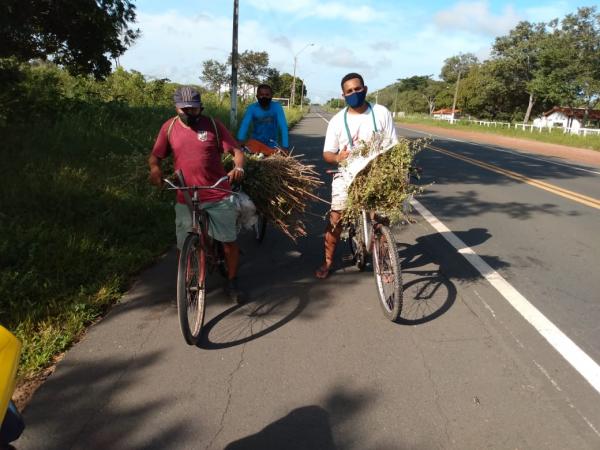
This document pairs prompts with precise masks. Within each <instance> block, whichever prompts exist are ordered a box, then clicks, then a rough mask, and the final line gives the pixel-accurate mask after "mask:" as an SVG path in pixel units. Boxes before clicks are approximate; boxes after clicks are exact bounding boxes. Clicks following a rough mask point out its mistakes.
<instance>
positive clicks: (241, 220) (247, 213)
mask: <svg viewBox="0 0 600 450" xmlns="http://www.w3.org/2000/svg"><path fill="white" fill-rule="evenodd" d="M235 199H236V208H237V210H238V226H239V227H240V228H241V227H244V228H246V229H247V230H250V229H251V228H252V227H253V226H254V225H256V222H257V220H258V215H257V214H256V206H254V202H253V201H252V199H251V198H250V197H248V194H246V193H245V192H242V191H240V192H238V193H237V195H236V196H235Z"/></svg>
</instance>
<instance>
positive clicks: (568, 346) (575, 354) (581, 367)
mask: <svg viewBox="0 0 600 450" xmlns="http://www.w3.org/2000/svg"><path fill="white" fill-rule="evenodd" d="M411 204H412V205H413V206H414V208H415V209H416V210H417V211H418V212H419V214H421V215H422V216H423V217H424V218H425V220H427V222H429V224H430V225H431V226H432V227H433V228H434V229H435V230H436V231H437V232H438V233H440V234H441V235H442V236H443V237H444V238H445V239H446V240H447V241H448V242H449V243H450V244H451V245H452V246H453V247H454V248H455V249H456V250H457V251H458V253H460V254H461V255H462V256H464V258H465V259H466V260H467V261H468V262H469V263H470V264H471V265H472V266H473V267H474V268H475V269H477V271H478V272H479V273H480V274H481V276H483V277H484V278H485V279H486V280H487V281H488V282H489V283H490V284H491V285H492V286H493V287H494V288H495V289H496V290H497V291H498V292H499V293H500V295H502V296H503V297H504V298H505V299H506V300H507V301H508V303H510V305H511V306H512V307H513V308H514V309H516V310H517V311H518V312H519V314H521V315H522V316H523V317H524V318H525V320H527V321H528V322H529V323H530V324H531V325H532V326H533V327H534V328H535V329H536V330H537V332H538V333H540V334H541V335H542V336H543V337H544V339H546V340H547V341H548V343H550V345H551V346H552V347H554V349H555V350H556V351H557V352H558V353H560V354H561V355H562V357H563V358H564V359H566V360H567V361H568V362H569V364H571V366H573V368H574V369H575V370H577V372H579V373H580V374H581V376H583V378H585V379H586V380H587V381H588V383H590V384H591V385H592V387H593V388H594V389H596V391H597V392H598V393H600V366H599V365H598V364H596V362H595V361H594V360H593V359H592V358H590V357H589V356H588V355H587V354H586V353H585V352H584V351H583V350H581V349H580V348H579V347H578V346H577V344H575V343H574V342H573V341H572V340H571V339H570V338H569V337H568V336H567V335H566V334H564V333H563V332H562V331H561V330H560V329H559V328H558V327H557V326H556V325H554V324H553V323H552V322H550V320H548V319H547V318H546V316H544V315H543V314H542V313H541V312H540V311H539V310H538V309H537V308H536V307H535V306H533V305H532V304H531V303H530V302H529V301H528V300H527V299H526V298H525V297H523V295H521V293H520V292H519V291H517V290H516V289H515V288H514V287H513V286H512V285H510V284H509V283H508V281H506V280H505V279H504V278H503V277H502V276H501V275H500V274H499V273H498V272H496V271H495V270H494V269H492V268H491V267H490V266H489V265H488V264H487V263H486V262H485V261H484V260H483V259H481V257H480V256H479V255H477V254H476V253H475V252H474V251H473V250H472V249H471V248H470V247H468V246H467V245H466V244H465V243H464V242H463V241H462V240H461V239H459V238H458V237H457V236H456V235H455V234H454V233H452V232H451V231H450V229H449V228H448V227H446V225H444V224H443V223H442V222H440V221H439V220H438V218H437V217H435V216H434V215H433V214H431V212H429V210H428V209H427V208H425V207H424V206H423V205H422V204H421V203H419V202H418V201H417V200H415V199H412V200H411Z"/></svg>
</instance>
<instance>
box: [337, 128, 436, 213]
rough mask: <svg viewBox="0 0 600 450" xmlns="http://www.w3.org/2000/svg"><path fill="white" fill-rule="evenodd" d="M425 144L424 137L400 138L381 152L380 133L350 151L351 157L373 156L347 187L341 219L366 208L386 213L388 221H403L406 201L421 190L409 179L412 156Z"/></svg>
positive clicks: (412, 168)
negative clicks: (345, 202) (346, 199)
mask: <svg viewBox="0 0 600 450" xmlns="http://www.w3.org/2000/svg"><path fill="white" fill-rule="evenodd" d="M427 143H428V140H426V139H418V140H408V139H404V138H400V139H399V141H398V144H396V145H394V146H393V147H391V148H389V149H388V150H386V151H383V152H382V139H381V137H380V136H377V135H375V136H374V138H373V139H372V140H371V141H369V142H361V144H360V145H359V146H358V147H357V148H356V149H355V150H354V152H353V153H354V155H355V156H354V158H358V157H362V158H365V157H366V158H368V157H373V159H372V160H371V161H370V162H369V163H368V164H367V165H366V167H364V168H363V169H362V170H360V171H359V172H358V174H357V175H356V176H355V177H354V179H353V181H352V183H351V185H350V188H349V189H348V201H347V204H346V210H345V211H344V214H343V216H344V218H354V217H357V216H358V215H359V214H360V211H361V210H362V209H366V210H370V211H376V212H377V213H379V214H381V215H384V216H386V217H387V218H388V219H389V220H390V221H391V222H392V223H397V222H400V221H402V220H406V219H407V217H406V212H407V205H408V201H409V200H410V198H411V197H412V196H414V195H417V194H419V193H421V192H422V188H421V187H420V186H418V185H416V184H414V183H412V182H411V179H412V180H413V181H414V177H411V175H415V168H414V166H413V164H414V158H415V155H416V154H417V153H418V152H419V151H420V150H421V149H423V148H424V147H425V146H426V145H427ZM352 159H353V158H352V157H351V158H349V159H348V160H347V163H346V164H345V166H346V167H348V166H350V165H351V164H352V163H353V161H352ZM342 170H343V169H342Z"/></svg>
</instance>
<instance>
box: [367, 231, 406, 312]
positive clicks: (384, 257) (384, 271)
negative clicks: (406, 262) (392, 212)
mask: <svg viewBox="0 0 600 450" xmlns="http://www.w3.org/2000/svg"><path fill="white" fill-rule="evenodd" d="M373 238H374V239H373V274H374V275H375V282H376V284H377V293H378V294H379V300H380V304H381V307H382V309H383V313H384V314H385V316H386V317H387V318H388V319H390V320H391V321H393V322H395V321H396V320H398V317H400V313H401V312H402V273H401V270H400V261H399V260H398V248H397V246H396V240H395V239H394V236H392V233H391V231H390V229H389V228H388V227H386V226H385V225H380V228H379V229H378V230H376V231H375V236H374V237H373Z"/></svg>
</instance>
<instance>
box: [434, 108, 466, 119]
mask: <svg viewBox="0 0 600 450" xmlns="http://www.w3.org/2000/svg"><path fill="white" fill-rule="evenodd" d="M431 115H432V116H433V118H434V119H441V120H450V119H452V108H442V109H438V110H437V111H433V112H432V113H431ZM459 117H460V109H455V110H454V118H455V119H458V118H459Z"/></svg>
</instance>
